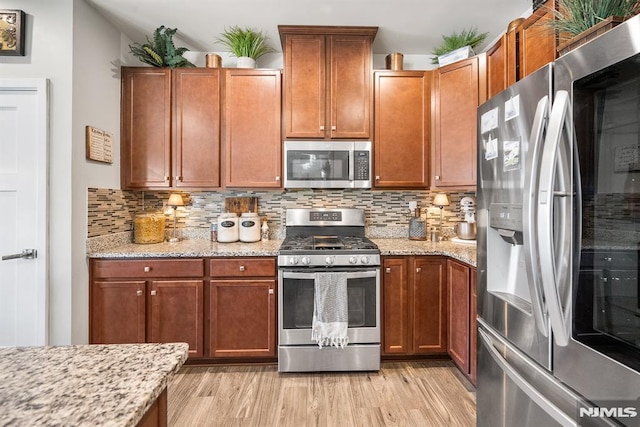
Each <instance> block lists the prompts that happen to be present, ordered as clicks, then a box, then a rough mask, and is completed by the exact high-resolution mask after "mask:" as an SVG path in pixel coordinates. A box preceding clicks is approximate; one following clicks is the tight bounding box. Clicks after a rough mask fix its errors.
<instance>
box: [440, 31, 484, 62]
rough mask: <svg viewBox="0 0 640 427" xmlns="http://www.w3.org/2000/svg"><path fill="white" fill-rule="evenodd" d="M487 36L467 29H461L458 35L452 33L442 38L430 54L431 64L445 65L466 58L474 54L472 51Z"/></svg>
mask: <svg viewBox="0 0 640 427" xmlns="http://www.w3.org/2000/svg"><path fill="white" fill-rule="evenodd" d="M488 34H489V33H479V32H478V29H477V28H469V29H463V30H462V31H461V32H460V33H456V32H453V33H452V34H450V35H448V36H442V42H441V43H440V45H439V46H438V47H436V48H435V49H433V52H432V54H433V55H434V58H433V60H432V61H433V63H434V64H440V65H445V64H446V63H451V62H455V61H457V60H459V59H464V58H468V57H469V56H471V55H473V54H474V52H473V49H474V48H476V47H478V46H479V45H480V44H481V43H482V42H483V41H484V40H485V39H486V38H487V35H488ZM454 52H455V54H454ZM447 54H449V55H447Z"/></svg>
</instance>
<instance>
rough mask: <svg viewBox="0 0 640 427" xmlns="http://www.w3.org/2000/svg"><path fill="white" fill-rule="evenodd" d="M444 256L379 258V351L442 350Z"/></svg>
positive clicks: (413, 352)
mask: <svg viewBox="0 0 640 427" xmlns="http://www.w3.org/2000/svg"><path fill="white" fill-rule="evenodd" d="M445 266H446V259H445V258H443V257H438V256H424V257H423V256H419V257H387V258H384V260H383V266H382V270H383V278H382V281H383V297H382V298H383V350H382V353H383V355H386V356H400V355H402V356H405V355H428V354H445V353H446V351H447V343H446V330H447V329H446V328H447V322H446V320H447V319H446V313H447V312H446V287H445V286H446V281H445V274H446V270H445Z"/></svg>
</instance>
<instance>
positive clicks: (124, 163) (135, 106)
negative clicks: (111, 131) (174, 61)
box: [120, 67, 220, 189]
mask: <svg viewBox="0 0 640 427" xmlns="http://www.w3.org/2000/svg"><path fill="white" fill-rule="evenodd" d="M121 103H122V105H121V165H120V167H121V181H122V182H121V187H122V188H123V189H166V188H198V189H215V188H218V187H219V186H220V70H215V69H205V68H183V69H175V70H171V69H169V68H151V67H123V68H122V94H121Z"/></svg>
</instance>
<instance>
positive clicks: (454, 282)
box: [447, 260, 471, 375]
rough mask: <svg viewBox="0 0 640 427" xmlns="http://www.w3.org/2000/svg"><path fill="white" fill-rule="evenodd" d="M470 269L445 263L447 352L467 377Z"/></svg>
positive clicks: (458, 264)
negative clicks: (447, 307)
mask: <svg viewBox="0 0 640 427" xmlns="http://www.w3.org/2000/svg"><path fill="white" fill-rule="evenodd" d="M469 271H470V267H468V266H466V265H465V264H461V263H459V262H455V261H451V260H449V261H447V281H448V296H449V297H448V301H449V304H448V305H449V334H448V335H449V337H448V338H449V339H448V343H449V344H448V351H449V355H450V356H451V358H452V359H453V361H454V362H455V363H456V364H457V365H458V367H459V368H460V370H461V371H462V372H464V373H465V374H466V375H469V356H470V354H469V350H470V346H469V339H470V336H469V317H470V305H471V302H470V297H471V293H470V286H471V284H470V282H469Z"/></svg>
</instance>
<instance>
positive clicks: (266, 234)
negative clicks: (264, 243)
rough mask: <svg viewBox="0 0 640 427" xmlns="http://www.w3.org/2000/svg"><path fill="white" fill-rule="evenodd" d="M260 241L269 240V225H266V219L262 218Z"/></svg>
mask: <svg viewBox="0 0 640 427" xmlns="http://www.w3.org/2000/svg"><path fill="white" fill-rule="evenodd" d="M260 229H261V230H262V240H269V224H267V218H262V227H260Z"/></svg>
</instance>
